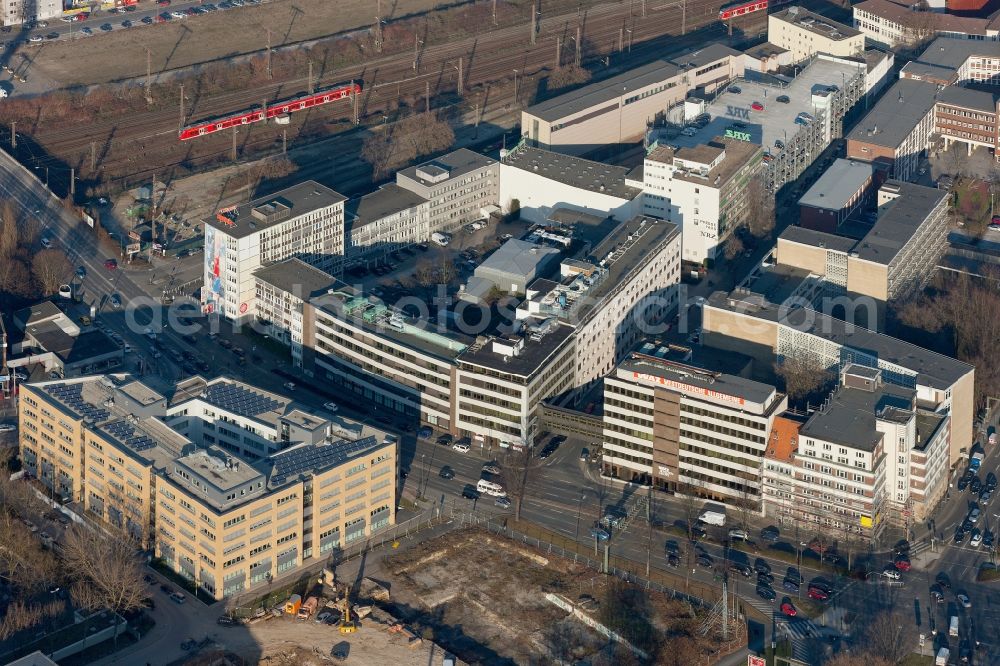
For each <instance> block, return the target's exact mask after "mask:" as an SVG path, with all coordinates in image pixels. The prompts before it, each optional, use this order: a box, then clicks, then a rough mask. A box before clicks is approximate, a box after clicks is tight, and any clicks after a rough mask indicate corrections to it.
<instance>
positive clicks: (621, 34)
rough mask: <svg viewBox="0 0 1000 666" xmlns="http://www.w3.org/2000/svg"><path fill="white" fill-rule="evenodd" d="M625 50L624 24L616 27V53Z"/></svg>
mask: <svg viewBox="0 0 1000 666" xmlns="http://www.w3.org/2000/svg"><path fill="white" fill-rule="evenodd" d="M624 50H625V26H622V27H620V28H618V53H621V52H622V51H624Z"/></svg>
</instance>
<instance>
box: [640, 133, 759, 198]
mask: <svg viewBox="0 0 1000 666" xmlns="http://www.w3.org/2000/svg"><path fill="white" fill-rule="evenodd" d="M759 151H760V146H759V145H757V144H756V143H750V142H748V141H740V140H739V139H730V138H727V137H724V136H716V137H712V139H711V140H710V141H708V142H707V143H703V144H699V145H697V146H687V147H682V148H676V149H675V148H674V147H673V146H669V145H663V146H660V145H658V146H656V147H655V148H653V149H652V150H651V151H649V154H648V155H646V159H648V160H654V161H657V162H664V163H666V164H673V162H674V158H678V159H681V160H686V161H690V162H697V163H701V164H708V163H710V162H712V161H713V160H714V159H715V158H716V157H717V156H718V155H719V154H721V153H723V152H724V153H725V157H723V158H722V161H721V162H719V163H718V164H717V165H716V166H715V167H714V168H713V169H711V170H710V171H708V172H707V174H706V175H701V174H698V173H694V172H690V171H675V172H674V175H673V177H674V178H676V179H677V180H685V181H687V182H689V183H703V184H705V185H706V186H710V187H713V188H717V189H721V188H722V186H724V185H725V184H726V183H728V182H729V179H730V178H732V177H733V176H735V175H736V174H737V172H739V170H740V169H742V168H743V167H744V166H746V165H747V163H748V162H750V160H752V159H757V160H758V161H759V160H760V157H759V156H758V155H757V153H758V152H759Z"/></svg>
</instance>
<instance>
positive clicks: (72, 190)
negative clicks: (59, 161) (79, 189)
mask: <svg viewBox="0 0 1000 666" xmlns="http://www.w3.org/2000/svg"><path fill="white" fill-rule="evenodd" d="M74 197H76V167H70V168H69V198H70V201H72V200H73V199H74Z"/></svg>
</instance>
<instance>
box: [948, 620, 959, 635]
mask: <svg viewBox="0 0 1000 666" xmlns="http://www.w3.org/2000/svg"><path fill="white" fill-rule="evenodd" d="M948 635H949V636H954V637H955V638H958V616H957V615H952V616H951V623H950V624H949V625H948Z"/></svg>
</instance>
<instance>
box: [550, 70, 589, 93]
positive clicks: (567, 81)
mask: <svg viewBox="0 0 1000 666" xmlns="http://www.w3.org/2000/svg"><path fill="white" fill-rule="evenodd" d="M588 81H590V72H589V71H588V70H586V69H584V68H583V67H577V66H576V65H565V66H563V67H560V68H559V69H557V70H556V71H554V72H552V73H551V74H549V78H548V89H549V90H550V91H552V90H559V89H561V88H566V87H568V86H576V85H580V84H582V83H587V82H588Z"/></svg>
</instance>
